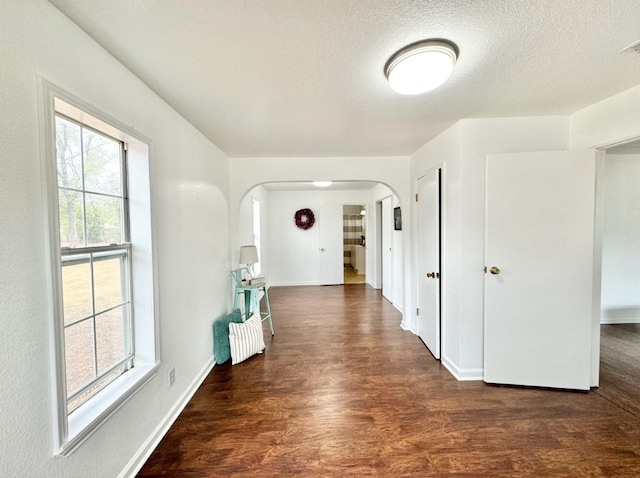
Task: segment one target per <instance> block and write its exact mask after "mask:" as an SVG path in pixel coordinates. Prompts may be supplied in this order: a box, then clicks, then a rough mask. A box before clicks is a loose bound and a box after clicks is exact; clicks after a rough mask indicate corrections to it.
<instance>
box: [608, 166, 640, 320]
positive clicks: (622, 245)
mask: <svg viewBox="0 0 640 478" xmlns="http://www.w3.org/2000/svg"><path fill="white" fill-rule="evenodd" d="M638 184H640V154H607V156H606V160H605V170H604V205H603V207H604V209H603V228H602V302H601V307H602V316H601V321H602V323H629V322H640V188H639V187H638Z"/></svg>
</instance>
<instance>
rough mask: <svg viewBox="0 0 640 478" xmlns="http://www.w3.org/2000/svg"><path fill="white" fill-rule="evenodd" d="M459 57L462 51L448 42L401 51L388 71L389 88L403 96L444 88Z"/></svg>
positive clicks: (429, 42)
mask: <svg viewBox="0 0 640 478" xmlns="http://www.w3.org/2000/svg"><path fill="white" fill-rule="evenodd" d="M457 58H458V48H457V47H456V46H455V45H454V44H453V43H450V42H448V41H444V40H425V41H421V42H418V43H413V44H411V45H408V46H406V47H404V48H402V49H401V50H399V51H397V52H396V53H395V54H394V55H393V56H392V57H391V58H389V61H387V64H386V65H385V68H384V73H385V75H386V76H387V79H388V80H389V86H391V89H392V90H393V91H395V92H397V93H400V94H403V95H418V94H420V93H426V92H427V91H431V90H433V89H435V88H437V87H438V86H440V85H442V84H443V83H444V82H445V81H447V79H448V78H449V76H451V73H452V72H453V66H454V65H455V64H456V60H457Z"/></svg>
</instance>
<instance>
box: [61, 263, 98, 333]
mask: <svg viewBox="0 0 640 478" xmlns="http://www.w3.org/2000/svg"><path fill="white" fill-rule="evenodd" d="M75 257H87V256H75ZM62 297H63V300H62V302H63V305H64V323H65V325H66V324H70V323H72V322H75V321H77V320H80V319H84V318H85V317H89V316H91V315H92V314H93V309H92V307H91V267H90V265H89V262H85V263H81V264H72V265H63V267H62Z"/></svg>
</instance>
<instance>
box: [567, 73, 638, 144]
mask: <svg viewBox="0 0 640 478" xmlns="http://www.w3.org/2000/svg"><path fill="white" fill-rule="evenodd" d="M638 111H640V85H638V86H636V87H634V88H630V89H628V90H626V91H623V92H621V93H618V94H617V95H615V96H612V97H610V98H607V99H606V100H603V101H600V102H598V103H595V104H593V105H591V106H588V107H586V108H584V109H582V110H580V111H577V112H575V113H574V114H572V115H571V120H570V122H571V128H570V145H571V149H578V148H599V147H603V146H611V145H613V144H616V143H620V142H623V141H627V140H630V139H635V138H640V114H638Z"/></svg>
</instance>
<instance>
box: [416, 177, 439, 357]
mask: <svg viewBox="0 0 640 478" xmlns="http://www.w3.org/2000/svg"><path fill="white" fill-rule="evenodd" d="M417 192H418V196H417V197H416V201H417V204H416V209H417V219H418V224H417V226H418V236H417V243H416V247H417V251H416V252H417V257H418V278H417V279H418V280H417V286H418V304H417V306H418V312H417V313H418V336H419V337H420V338H421V339H422V341H423V342H424V343H425V345H426V346H427V348H428V349H429V350H430V351H431V353H432V354H433V356H434V357H435V358H437V359H439V358H440V169H434V170H431V171H429V172H428V173H427V174H426V175H424V176H422V177H421V178H420V179H418V183H417Z"/></svg>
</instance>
